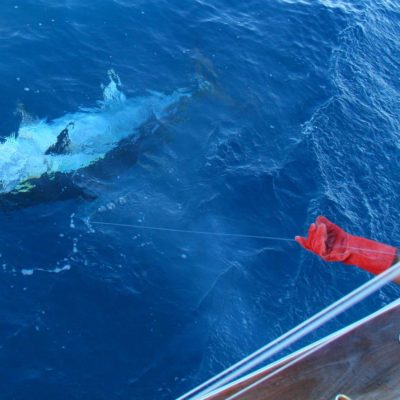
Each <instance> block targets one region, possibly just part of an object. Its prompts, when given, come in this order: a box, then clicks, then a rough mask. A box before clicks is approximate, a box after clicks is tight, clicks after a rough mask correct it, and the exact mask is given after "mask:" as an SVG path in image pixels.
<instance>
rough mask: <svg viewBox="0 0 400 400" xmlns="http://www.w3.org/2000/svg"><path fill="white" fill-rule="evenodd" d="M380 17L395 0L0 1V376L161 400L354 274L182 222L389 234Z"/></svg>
mask: <svg viewBox="0 0 400 400" xmlns="http://www.w3.org/2000/svg"><path fill="white" fill-rule="evenodd" d="M399 38H400V5H399V3H398V2H397V1H395V0H362V1H361V0H359V1H356V0H354V1H350V0H343V1H341V0H299V1H294V0H267V1H255V0H249V1H227V0H214V1H211V0H193V1H176V0H171V1H164V0H146V1H144V0H136V1H133V0H98V1H95V0H24V1H18V0H14V1H9V0H3V1H1V4H0V77H1V88H0V89H1V90H0V107H1V108H0V109H1V113H0V115H1V120H0V128H1V129H0V135H1V138H2V142H1V143H0V183H1V184H0V221H1V230H0V243H1V248H0V253H1V255H0V274H1V279H0V316H1V317H0V393H1V396H0V397H1V398H2V399H3V400H8V399H10V400H11V399H12V400H22V399H49V400H50V399H51V400H72V399H93V400H117V399H118V400H120V399H121V400H122V399H138V400H144V399H173V398H175V397H177V396H178V395H180V394H183V393H184V392H185V391H187V390H189V389H191V388H193V387H194V386H196V385H197V384H199V383H201V382H202V381H204V380H205V379H207V378H209V377H211V376H212V375H214V374H215V373H217V372H219V371H221V370H222V369H224V368H226V367H228V366H229V365H231V364H232V363H233V362H235V361H238V360H239V359H241V358H242V357H244V356H246V355H247V354H249V353H250V352H252V351H254V350H256V349H258V348H259V347H260V346H262V345H264V344H266V343H268V342H269V341H271V340H272V339H274V338H276V337H277V336H279V335H280V334H282V333H284V332H286V331H287V330H289V329H290V328H292V327H294V326H295V325H296V324H298V323H300V322H302V321H303V320H305V319H306V318H308V317H310V316H311V315H313V314H314V313H315V312H317V311H319V310H321V309H322V308H323V307H325V306H327V305H329V304H331V303H332V302H333V301H335V300H337V299H339V298H340V297H342V296H343V295H345V294H347V293H348V292H350V291H351V290H352V289H354V288H356V287H357V286H359V285H361V284H362V283H363V282H366V281H367V280H368V279H370V278H371V276H370V275H369V274H368V273H366V272H364V271H362V270H359V269H357V268H354V267H350V266H343V265H340V264H328V263H325V262H323V261H321V260H319V259H318V258H317V257H315V256H313V255H312V254H310V253H307V252H306V251H304V250H302V249H301V248H300V247H299V246H298V245H297V244H296V243H294V242H290V241H279V240H260V239H257V238H254V237H253V238H252V237H231V236H216V235H200V234H194V233H184V232H180V231H179V230H190V231H206V232H215V233H234V234H240V235H262V236H273V237H278V238H289V239H291V238H293V237H294V236H295V235H298V234H304V233H305V232H306V230H307V227H308V225H309V224H310V223H311V222H312V221H313V220H314V218H315V217H316V216H318V215H320V214H323V215H326V216H327V217H328V218H330V219H332V220H333V221H335V222H336V223H338V224H339V225H341V226H342V227H343V228H345V229H347V230H348V231H349V232H351V233H353V234H358V235H363V236H367V237H370V238H374V239H378V240H381V241H385V242H387V243H390V244H392V245H400V224H399V223H398V222H399V220H400V179H399V171H400V74H399V68H400V65H399V64H400V39H399ZM65 128H66V129H67V130H68V133H69V139H70V143H67V144H68V145H67V146H66V147H67V148H64V149H62V151H61V152H59V153H56V154H47V155H45V152H46V151H48V150H49V148H51V146H52V145H54V144H56V142H57V136H58V135H59V134H60V132H62V131H63V130H64V129H65ZM46 149H47V150H46ZM49 153H51V152H50V151H49ZM95 222H107V223H110V225H105V224H98V223H95ZM112 224H115V225H112ZM118 224H128V225H135V226H140V225H142V226H143V225H144V226H148V227H149V226H150V227H156V228H168V229H171V231H162V230H149V229H141V228H138V227H136V228H135V227H132V226H131V227H127V226H120V225H118ZM174 229H175V230H177V231H173V230H174ZM399 294H400V290H399V288H398V287H396V286H395V285H393V284H392V285H389V287H387V288H384V289H383V290H381V291H380V292H379V293H378V294H377V295H376V296H373V297H372V298H370V299H369V300H368V301H365V302H363V303H362V304H361V305H360V306H358V307H356V308H355V309H354V310H352V311H351V312H348V313H346V315H344V316H341V317H339V318H337V319H336V320H335V321H333V322H332V323H331V324H329V325H328V326H327V327H325V328H323V329H322V330H320V331H318V332H316V333H315V335H314V336H313V338H310V339H309V340H314V339H315V338H317V337H321V336H323V335H325V334H327V333H330V332H332V331H333V330H334V329H337V328H339V327H343V326H344V325H345V324H347V323H349V322H352V321H355V320H356V319H357V318H360V317H362V316H365V315H367V314H368V313H370V312H372V311H375V310H377V309H378V308H379V307H381V306H383V305H384V304H388V303H389V302H390V301H391V300H393V299H395V298H396V297H398V296H399Z"/></svg>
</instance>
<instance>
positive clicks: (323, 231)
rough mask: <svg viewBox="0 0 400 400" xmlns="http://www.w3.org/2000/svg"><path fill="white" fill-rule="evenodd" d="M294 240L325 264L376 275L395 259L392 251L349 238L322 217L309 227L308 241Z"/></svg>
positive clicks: (379, 244)
mask: <svg viewBox="0 0 400 400" xmlns="http://www.w3.org/2000/svg"><path fill="white" fill-rule="evenodd" d="M295 239H296V241H297V242H298V243H299V244H300V245H301V246H303V247H304V248H305V249H307V250H309V251H311V252H313V253H315V254H317V255H319V256H320V257H322V258H323V259H324V260H326V261H340V262H342V263H344V264H350V265H356V266H358V267H360V268H362V269H365V270H367V271H369V272H371V273H373V274H375V275H377V274H379V273H381V272H383V271H385V270H386V269H387V268H389V267H390V266H392V265H393V263H394V261H395V260H396V257H397V249H396V248H395V247H392V246H389V245H387V244H383V243H379V242H375V241H374V240H369V239H365V238H363V237H359V236H353V235H350V234H348V233H347V232H345V231H344V230H343V229H342V228H340V227H338V226H337V225H335V224H334V223H333V222H331V221H329V220H328V219H327V218H325V217H323V216H320V217H318V218H317V220H316V222H315V223H314V224H311V226H310V228H309V231H308V237H306V238H304V237H300V236H296V238H295Z"/></svg>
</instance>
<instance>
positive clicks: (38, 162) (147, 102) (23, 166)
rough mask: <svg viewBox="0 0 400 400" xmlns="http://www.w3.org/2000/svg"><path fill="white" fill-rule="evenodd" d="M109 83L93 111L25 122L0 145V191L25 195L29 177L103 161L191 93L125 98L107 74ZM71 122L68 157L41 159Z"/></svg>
mask: <svg viewBox="0 0 400 400" xmlns="http://www.w3.org/2000/svg"><path fill="white" fill-rule="evenodd" d="M108 75H109V78H110V81H109V83H108V85H107V86H105V87H104V88H103V100H102V101H100V102H99V103H98V106H97V107H95V108H86V109H81V110H80V111H78V112H75V113H70V114H66V115H64V116H62V117H60V118H58V119H55V120H53V121H47V120H45V119H42V120H32V119H27V120H26V121H23V123H21V126H20V127H19V130H18V133H17V135H11V136H9V137H8V138H7V139H6V140H5V142H3V143H1V144H0V184H1V185H0V192H10V191H13V190H18V191H27V190H29V189H30V188H31V187H32V186H31V185H30V184H29V183H27V181H29V179H31V178H38V177H40V176H42V175H44V174H48V175H51V174H53V173H55V172H64V173H68V172H72V171H76V170H78V169H81V168H84V167H87V166H89V165H90V164H92V163H94V162H96V161H98V160H99V159H101V158H103V157H104V156H105V155H106V154H107V153H108V152H109V151H110V150H112V149H113V148H114V147H116V146H117V144H118V143H119V142H120V141H121V140H122V139H124V138H126V137H128V136H130V135H132V134H134V133H135V129H137V128H138V127H139V126H141V125H142V124H143V123H145V122H146V121H147V120H148V119H149V118H150V117H152V116H156V117H157V118H159V119H163V118H165V117H166V116H168V115H170V113H171V112H172V110H173V109H174V107H173V106H174V105H176V104H178V102H179V101H180V100H181V99H182V98H184V97H189V96H190V94H189V92H188V91H186V90H182V89H181V90H176V91H175V92H173V93H172V94H170V95H165V94H162V93H158V92H150V93H149V94H148V95H147V96H142V97H136V98H130V99H127V98H126V96H125V95H124V94H123V93H122V91H121V90H120V88H121V81H120V79H119V77H118V75H117V74H116V73H115V72H114V71H109V74H108ZM71 122H73V123H74V127H73V128H72V127H71V128H70V129H69V136H70V139H71V146H70V147H71V148H70V151H69V152H68V154H65V155H64V154H62V155H54V154H49V155H45V152H46V150H47V149H48V148H49V147H50V146H51V145H53V144H54V143H56V141H57V136H58V135H59V133H60V132H61V131H62V130H63V129H64V128H65V127H66V126H68V124H70V123H71Z"/></svg>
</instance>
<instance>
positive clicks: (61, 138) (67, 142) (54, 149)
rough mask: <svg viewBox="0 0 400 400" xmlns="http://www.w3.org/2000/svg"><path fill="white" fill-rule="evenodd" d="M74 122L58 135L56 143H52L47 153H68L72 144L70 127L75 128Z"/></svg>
mask: <svg viewBox="0 0 400 400" xmlns="http://www.w3.org/2000/svg"><path fill="white" fill-rule="evenodd" d="M73 127H74V123H73V122H70V123H69V124H68V125H67V126H66V127H65V128H64V129H63V130H62V131H61V132H60V133H59V134H58V136H57V141H56V143H54V144H52V145H51V146H50V147H49V148H48V149H47V150H46V151H45V153H44V154H45V155H52V154H53V155H55V154H68V153H69V151H70V146H71V139H70V137H69V128H73Z"/></svg>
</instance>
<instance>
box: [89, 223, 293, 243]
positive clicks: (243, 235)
mask: <svg viewBox="0 0 400 400" xmlns="http://www.w3.org/2000/svg"><path fill="white" fill-rule="evenodd" d="M88 222H89V224H96V225H110V226H119V227H123V228H135V229H146V230H153V231H162V232H178V233H190V234H195V235H209V236H228V237H237V238H251V239H263V240H280V241H285V242H295V240H294V239H289V238H282V237H276V236H261V235H245V234H240V233H225V232H208V231H195V230H186V229H176V228H166V227H160V226H148V225H133V224H120V223H114V222H103V221H88Z"/></svg>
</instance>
